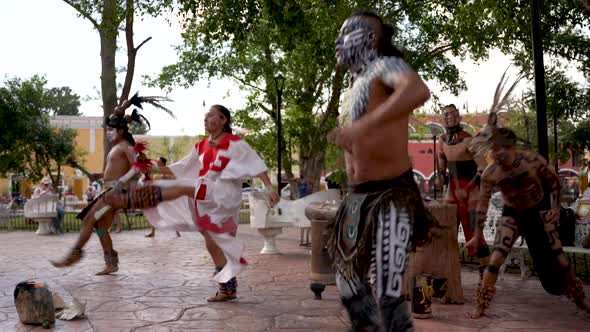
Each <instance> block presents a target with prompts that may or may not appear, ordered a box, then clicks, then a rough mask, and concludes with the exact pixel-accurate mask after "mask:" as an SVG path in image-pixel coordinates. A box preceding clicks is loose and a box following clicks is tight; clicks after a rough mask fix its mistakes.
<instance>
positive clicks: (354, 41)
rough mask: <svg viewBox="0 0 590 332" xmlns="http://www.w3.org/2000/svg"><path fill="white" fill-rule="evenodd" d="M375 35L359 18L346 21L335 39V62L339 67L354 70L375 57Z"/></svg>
mask: <svg viewBox="0 0 590 332" xmlns="http://www.w3.org/2000/svg"><path fill="white" fill-rule="evenodd" d="M376 36H377V35H376V33H375V31H374V30H373V28H372V27H371V25H370V24H369V23H368V22H367V19H365V18H363V17H360V16H353V17H350V18H349V19H347V20H346V21H345V22H344V24H343V25H342V28H341V29H340V36H338V39H336V60H337V62H338V64H339V65H341V66H344V67H346V68H348V69H350V70H355V69H356V68H359V67H360V66H362V65H363V64H365V63H367V62H370V61H371V60H373V59H375V58H376V57H377V49H376V48H375V47H374V45H373V44H374V41H375V38H376Z"/></svg>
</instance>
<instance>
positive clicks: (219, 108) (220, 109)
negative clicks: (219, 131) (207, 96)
mask: <svg viewBox="0 0 590 332" xmlns="http://www.w3.org/2000/svg"><path fill="white" fill-rule="evenodd" d="M211 108H215V109H216V110H217V111H218V112H220V113H221V114H223V116H225V119H226V120H227V121H225V123H224V124H223V131H224V132H226V133H230V134H231V132H232V130H231V113H230V112H229V110H228V109H227V107H225V106H223V105H218V104H216V105H213V106H211Z"/></svg>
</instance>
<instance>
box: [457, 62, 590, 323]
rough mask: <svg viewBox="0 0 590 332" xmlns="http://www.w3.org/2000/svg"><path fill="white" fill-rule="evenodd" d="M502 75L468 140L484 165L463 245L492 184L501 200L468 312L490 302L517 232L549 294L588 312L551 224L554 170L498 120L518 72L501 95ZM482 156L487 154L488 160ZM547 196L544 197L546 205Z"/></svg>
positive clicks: (555, 214) (556, 187)
mask: <svg viewBox="0 0 590 332" xmlns="http://www.w3.org/2000/svg"><path fill="white" fill-rule="evenodd" d="M505 78H506V72H505V73H504V75H503V76H502V79H501V81H500V83H499V84H498V86H497V88H496V93H495V96H494V102H493V104H492V108H491V110H490V116H489V118H488V123H487V125H486V126H485V128H484V129H483V130H482V131H481V132H480V133H478V134H477V135H476V136H475V137H474V139H473V140H472V142H471V146H470V149H471V151H472V153H473V155H474V156H476V161H478V163H479V164H480V167H482V166H485V170H484V172H483V174H482V176H481V187H480V192H479V193H480V194H479V202H478V205H477V214H476V218H477V222H476V231H475V234H474V236H473V238H472V239H471V241H469V242H468V243H467V244H466V247H467V248H474V247H477V244H478V243H479V242H480V240H481V238H483V228H484V223H485V219H486V213H487V210H488V203H489V200H490V197H491V195H492V190H493V189H494V188H498V189H499V190H500V191H501V192H502V197H503V200H504V209H503V211H502V218H501V219H500V222H499V226H498V229H497V235H496V242H495V243H494V246H495V248H494V252H493V253H492V255H491V258H490V264H489V265H488V266H487V268H486V270H485V271H484V275H483V278H482V281H481V283H480V285H479V286H478V288H477V290H476V292H475V305H476V307H475V310H474V312H473V314H472V315H471V317H473V318H478V317H481V316H482V315H483V314H484V312H485V310H486V309H487V308H488V307H489V306H490V303H491V301H492V299H493V297H494V295H495V293H496V287H495V285H496V280H497V278H498V271H499V269H500V266H502V264H503V263H504V260H505V259H506V257H507V256H508V254H509V253H510V250H511V249H512V246H513V245H514V242H515V241H516V239H517V238H518V237H519V236H520V235H522V236H523V237H524V239H525V240H526V243H527V246H528V249H529V253H530V255H531V257H532V258H533V262H534V266H535V271H536V272H537V273H538V275H539V279H540V280H541V284H542V285H543V288H544V289H545V290H546V291H547V292H548V293H549V294H553V295H566V296H567V297H568V298H570V299H572V300H573V301H574V302H575V303H576V305H577V306H578V307H579V308H581V309H583V310H585V311H586V312H587V313H590V309H589V307H588V305H587V304H586V294H585V292H584V288H583V286H582V283H581V282H580V280H579V279H577V278H576V275H575V273H574V270H573V268H572V266H571V265H570V262H569V260H568V258H567V256H566V255H565V254H564V252H563V249H562V246H561V242H560V240H559V235H558V233H557V230H556V223H557V221H558V220H559V208H560V205H559V192H560V183H559V176H558V175H557V173H556V172H555V170H554V169H553V168H552V167H551V165H548V164H547V161H546V160H545V159H544V158H543V157H542V156H540V155H539V154H538V153H536V152H534V151H532V150H531V149H530V148H528V147H524V146H523V147H518V146H517V142H518V138H517V136H516V134H515V133H514V132H513V131H512V130H510V129H508V128H503V127H500V126H499V125H498V113H499V112H500V111H502V110H503V109H504V108H506V107H507V106H508V102H509V96H510V92H512V90H513V89H514V87H515V86H516V83H517V82H518V81H519V80H520V77H519V78H518V79H517V80H516V82H514V83H513V84H512V86H511V87H510V88H509V89H508V92H507V93H506V94H505V95H504V96H503V97H502V92H503V90H504V88H505V86H506V84H507V79H505ZM487 160H491V162H490V163H489V165H488V164H487ZM547 201H550V208H549V210H547V207H548V206H547Z"/></svg>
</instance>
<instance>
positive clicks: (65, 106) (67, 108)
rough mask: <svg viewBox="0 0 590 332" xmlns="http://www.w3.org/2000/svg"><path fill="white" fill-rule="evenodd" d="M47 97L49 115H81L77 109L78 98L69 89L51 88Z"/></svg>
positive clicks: (65, 87)
mask: <svg viewBox="0 0 590 332" xmlns="http://www.w3.org/2000/svg"><path fill="white" fill-rule="evenodd" d="M48 95H49V97H50V99H51V102H50V103H51V104H50V106H49V108H50V110H51V115H75V116H81V115H82V114H81V113H80V109H79V108H80V96H78V94H76V93H74V92H73V91H72V89H70V88H69V87H67V86H64V87H61V88H51V89H49V91H48Z"/></svg>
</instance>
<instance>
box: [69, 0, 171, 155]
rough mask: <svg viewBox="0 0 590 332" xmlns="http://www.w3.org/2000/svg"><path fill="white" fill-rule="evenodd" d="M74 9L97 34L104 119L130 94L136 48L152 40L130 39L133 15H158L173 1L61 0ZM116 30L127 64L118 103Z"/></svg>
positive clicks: (106, 148)
mask: <svg viewBox="0 0 590 332" xmlns="http://www.w3.org/2000/svg"><path fill="white" fill-rule="evenodd" d="M63 1H64V2H65V3H67V4H68V5H70V6H71V7H72V8H73V9H75V10H76V11H77V12H78V14H79V15H80V16H82V17H83V18H85V19H86V20H88V21H90V23H92V25H93V26H94V28H95V29H96V30H97V31H98V34H99V37H100V58H101V68H102V69H101V75H100V81H101V94H102V107H103V116H104V119H105V121H106V120H107V119H108V117H109V116H110V115H111V114H112V113H113V112H114V109H115V106H117V105H121V104H122V103H123V101H125V100H126V99H127V98H128V97H129V92H130V91H131V85H132V82H133V74H134V72H135V58H136V56H137V52H138V51H139V49H140V48H141V47H142V46H143V45H144V44H145V43H146V42H147V41H149V40H150V39H151V37H149V38H147V39H146V40H144V41H143V42H141V43H140V44H139V45H138V46H135V44H134V40H133V24H134V20H135V15H136V14H138V15H140V16H141V15H152V16H157V15H160V14H161V13H162V12H164V11H165V10H167V9H168V8H171V6H172V4H173V1H172V0H134V1H132V0H127V1H121V0H63ZM119 29H124V30H125V40H126V45H127V67H126V75H125V83H124V84H123V87H122V91H121V95H120V96H119V101H118V102H117V69H116V65H115V55H116V51H117V37H118V33H119ZM104 146H105V151H104V162H106V156H107V154H108V152H109V150H110V148H111V145H110V142H109V141H108V140H107V138H106V135H105V138H104Z"/></svg>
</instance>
